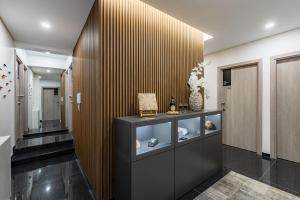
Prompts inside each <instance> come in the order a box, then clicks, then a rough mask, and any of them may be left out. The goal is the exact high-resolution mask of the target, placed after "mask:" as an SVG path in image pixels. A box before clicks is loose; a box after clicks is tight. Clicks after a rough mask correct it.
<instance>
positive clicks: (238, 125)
mask: <svg viewBox="0 0 300 200" xmlns="http://www.w3.org/2000/svg"><path fill="white" fill-rule="evenodd" d="M257 78H258V70H257V65H251V66H247V67H236V68H232V69H231V86H226V87H224V88H223V91H224V103H225V109H224V120H223V127H224V131H223V134H224V135H223V143H224V144H226V145H230V146H234V147H238V148H241V149H246V150H249V151H253V152H256V145H257V144H256V139H257V138H256V137H257V112H258V109H257V106H258V101H257V99H258V98H257V95H258V84H257V83H258V81H257Z"/></svg>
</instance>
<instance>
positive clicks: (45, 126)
mask: <svg viewBox="0 0 300 200" xmlns="http://www.w3.org/2000/svg"><path fill="white" fill-rule="evenodd" d="M57 132H60V133H61V132H66V133H67V132H68V129H67V128H66V127H63V126H61V124H60V121H59V120H53V121H43V122H41V125H40V128H39V129H32V130H30V131H28V132H26V133H24V137H35V136H43V134H44V135H46V134H55V133H57Z"/></svg>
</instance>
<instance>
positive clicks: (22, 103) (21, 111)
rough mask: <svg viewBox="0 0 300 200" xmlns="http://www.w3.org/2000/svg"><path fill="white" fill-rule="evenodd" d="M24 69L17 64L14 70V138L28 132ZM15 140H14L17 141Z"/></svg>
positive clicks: (20, 64)
mask: <svg viewBox="0 0 300 200" xmlns="http://www.w3.org/2000/svg"><path fill="white" fill-rule="evenodd" d="M26 70H27V69H26V67H25V65H23V64H22V63H20V62H17V69H16V132H17V134H16V137H17V138H20V137H22V135H23V134H24V132H25V131H27V130H28V121H27V119H28V114H27V112H28V111H27V105H26V104H27V99H26V98H27V92H26V90H27V77H26V75H27V73H26ZM17 138H16V139H17Z"/></svg>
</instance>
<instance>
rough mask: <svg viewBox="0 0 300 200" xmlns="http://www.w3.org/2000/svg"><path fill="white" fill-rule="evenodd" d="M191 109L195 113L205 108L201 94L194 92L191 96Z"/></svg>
mask: <svg viewBox="0 0 300 200" xmlns="http://www.w3.org/2000/svg"><path fill="white" fill-rule="evenodd" d="M189 101H190V108H191V109H192V110H193V111H200V110H202V107H203V97H202V94H201V93H200V92H192V93H191V94H190V99H189Z"/></svg>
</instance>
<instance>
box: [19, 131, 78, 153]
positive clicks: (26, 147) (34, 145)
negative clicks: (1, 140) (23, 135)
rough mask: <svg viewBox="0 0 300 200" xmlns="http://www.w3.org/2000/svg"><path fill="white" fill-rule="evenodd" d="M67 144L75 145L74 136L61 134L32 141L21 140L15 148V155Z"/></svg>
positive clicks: (32, 139)
mask: <svg viewBox="0 0 300 200" xmlns="http://www.w3.org/2000/svg"><path fill="white" fill-rule="evenodd" d="M66 144H73V136H72V135H71V134H60V135H53V136H45V137H39V138H31V139H19V140H18V141H17V142H16V145H15V147H14V154H18V153H23V152H29V151H34V150H38V149H42V148H48V147H52V146H56V147H57V146H61V145H66Z"/></svg>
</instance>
